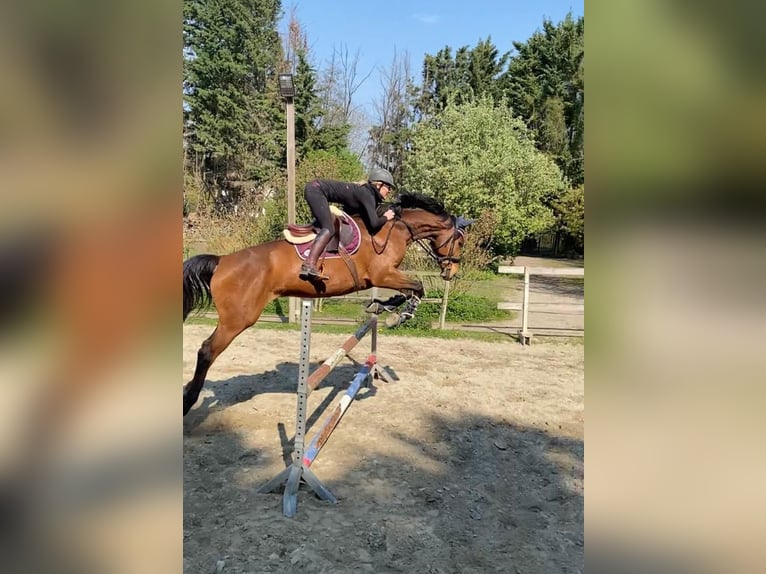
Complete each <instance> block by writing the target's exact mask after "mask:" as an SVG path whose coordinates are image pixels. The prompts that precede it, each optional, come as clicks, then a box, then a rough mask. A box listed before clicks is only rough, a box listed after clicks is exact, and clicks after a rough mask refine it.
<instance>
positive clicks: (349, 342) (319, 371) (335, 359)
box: [306, 317, 378, 391]
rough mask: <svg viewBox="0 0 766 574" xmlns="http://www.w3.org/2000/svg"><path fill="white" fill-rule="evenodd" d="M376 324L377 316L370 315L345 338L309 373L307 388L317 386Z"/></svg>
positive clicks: (312, 388)
mask: <svg viewBox="0 0 766 574" xmlns="http://www.w3.org/2000/svg"><path fill="white" fill-rule="evenodd" d="M377 325H378V318H377V317H371V318H370V319H369V320H368V321H367V322H366V323H365V324H364V325H362V326H361V327H359V328H358V329H357V330H356V333H354V334H353V335H351V336H350V337H349V338H348V339H346V342H345V343H343V344H342V345H341V346H340V348H339V349H337V350H336V351H335V352H334V353H333V354H332V355H330V356H329V357H328V358H327V360H326V361H325V362H324V363H322V364H321V365H319V366H318V367H317V368H316V370H315V371H314V372H313V373H311V375H309V378H308V380H307V381H306V384H307V385H308V387H309V389H311V390H312V391H313V390H314V389H316V388H317V387H318V386H319V383H321V382H322V381H323V380H324V379H325V377H326V376H327V375H329V374H330V372H332V370H333V369H334V368H335V367H337V366H338V363H340V362H341V361H342V360H343V359H344V357H346V355H348V354H349V353H350V352H351V350H352V349H353V348H354V347H356V345H357V343H359V341H361V340H362V337H364V336H365V335H366V334H367V333H368V332H369V331H370V329H371V328H373V327H374V328H377Z"/></svg>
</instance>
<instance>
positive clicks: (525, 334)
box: [519, 267, 531, 345]
mask: <svg viewBox="0 0 766 574" xmlns="http://www.w3.org/2000/svg"><path fill="white" fill-rule="evenodd" d="M528 321H529V267H524V299H523V300H522V303H521V331H519V341H520V342H521V344H522V345H526V344H527V343H528V342H529V339H530V338H531V337H530V334H529V331H528V330H527V327H528V325H529V322H528Z"/></svg>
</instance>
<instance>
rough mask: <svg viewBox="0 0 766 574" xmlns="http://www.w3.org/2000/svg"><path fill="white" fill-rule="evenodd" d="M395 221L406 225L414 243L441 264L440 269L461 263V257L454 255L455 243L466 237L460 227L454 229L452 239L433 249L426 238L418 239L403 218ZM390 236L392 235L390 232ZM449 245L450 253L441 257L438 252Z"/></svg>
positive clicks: (453, 221) (453, 219)
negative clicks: (447, 264)
mask: <svg viewBox="0 0 766 574" xmlns="http://www.w3.org/2000/svg"><path fill="white" fill-rule="evenodd" d="M395 221H397V222H401V223H403V224H404V226H405V227H406V228H407V231H409V233H410V236H411V238H412V241H413V242H414V243H417V244H418V245H420V247H422V248H423V251H425V252H426V253H427V254H428V255H429V257H431V259H433V260H434V261H436V263H438V264H439V267H443V266H444V265H443V264H444V263H460V257H455V256H454V255H453V253H454V251H455V241H456V240H457V239H458V238H459V237H464V236H465V233H464V232H463V230H462V229H460V228H459V227H457V226H455V227H454V231H453V233H452V235H451V236H450V237H448V238H447V239H445V240H444V241H443V242H442V243H440V244H439V245H437V246H436V247H431V245H430V243H428V242H427V241H425V237H418V236H417V234H416V233H415V230H414V229H412V226H411V225H410V224H409V223H407V222H406V221H404V220H403V219H401V218H396V220H395ZM452 223H453V225H454V223H455V218H454V217H453V218H452ZM393 227H394V226H393V225H392V226H391V228H392V229H393ZM389 235H390V231H389ZM448 243H449V251H448V252H447V255H439V254H438V253H437V251H439V250H440V249H441V248H442V247H444V246H445V245H447V244H448Z"/></svg>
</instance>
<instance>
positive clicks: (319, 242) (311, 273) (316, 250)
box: [298, 229, 332, 279]
mask: <svg viewBox="0 0 766 574" xmlns="http://www.w3.org/2000/svg"><path fill="white" fill-rule="evenodd" d="M330 239H332V232H331V231H330V230H329V229H322V231H320V232H319V233H318V234H317V236H316V238H315V239H314V243H312V244H311V250H310V251H309V256H308V258H307V259H306V261H304V262H303V264H302V265H301V272H300V273H299V274H298V276H299V277H300V278H301V279H312V278H319V277H322V274H321V273H320V272H319V270H318V269H317V260H318V259H319V256H320V255H322V252H323V251H324V248H325V247H327V244H328V243H329V242H330Z"/></svg>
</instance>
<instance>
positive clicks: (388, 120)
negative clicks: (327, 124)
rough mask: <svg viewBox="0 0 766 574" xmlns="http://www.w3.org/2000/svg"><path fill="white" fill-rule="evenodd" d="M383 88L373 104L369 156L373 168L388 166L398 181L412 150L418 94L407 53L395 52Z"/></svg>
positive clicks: (382, 78)
mask: <svg viewBox="0 0 766 574" xmlns="http://www.w3.org/2000/svg"><path fill="white" fill-rule="evenodd" d="M381 88H382V95H381V96H380V98H378V99H376V100H375V102H374V106H375V111H376V113H377V116H378V117H377V123H376V124H375V125H373V126H372V127H371V128H370V143H369V144H368V147H367V151H368V157H369V161H370V164H371V165H379V166H381V167H385V168H386V169H388V170H389V171H390V172H391V174H392V175H393V176H394V181H399V180H400V179H401V175H402V167H403V164H404V156H405V155H406V153H407V151H408V148H409V137H410V128H411V126H412V122H413V119H414V118H413V113H412V108H413V103H414V97H415V93H416V91H415V87H414V83H413V80H412V75H411V72H410V61H409V57H408V55H407V54H406V53H405V54H404V55H402V56H400V55H399V54H397V53H394V57H393V60H392V62H391V66H390V67H389V69H388V70H384V71H383V72H382V73H381Z"/></svg>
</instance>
